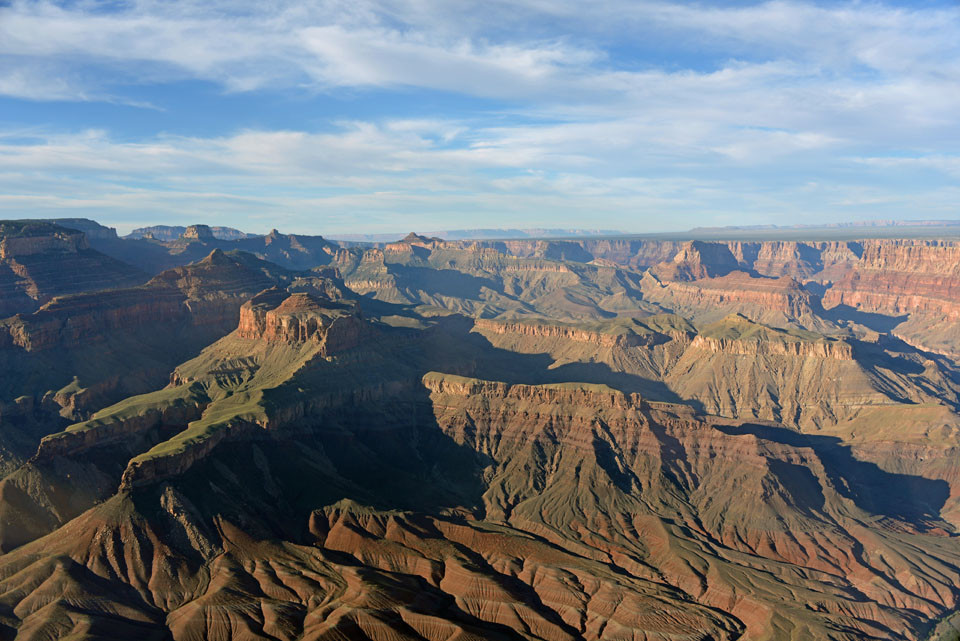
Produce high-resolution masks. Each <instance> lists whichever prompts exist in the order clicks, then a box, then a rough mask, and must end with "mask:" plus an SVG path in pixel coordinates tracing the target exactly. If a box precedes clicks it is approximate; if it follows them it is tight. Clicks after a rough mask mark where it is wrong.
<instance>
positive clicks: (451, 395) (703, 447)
mask: <svg viewBox="0 0 960 641" xmlns="http://www.w3.org/2000/svg"><path fill="white" fill-rule="evenodd" d="M424 383H425V385H426V386H427V387H428V388H429V389H430V390H431V398H432V399H433V403H434V408H435V413H436V416H437V422H438V424H439V425H440V426H441V429H443V430H444V431H445V433H448V434H450V435H451V437H452V438H453V439H454V440H455V441H456V442H458V443H462V444H464V445H465V446H467V447H469V448H471V449H476V450H477V451H478V452H481V453H483V455H484V456H486V457H489V458H490V459H491V463H490V466H489V468H487V469H486V470H485V478H488V479H490V480H489V482H488V483H489V485H488V487H487V490H486V492H485V493H484V495H483V498H484V506H485V514H486V518H488V519H491V520H494V521H500V522H504V523H506V524H509V525H511V526H514V527H518V528H521V529H525V530H527V531H532V532H536V533H537V534H538V535H540V536H544V537H547V538H548V540H557V541H559V540H571V539H575V540H577V541H579V542H580V544H581V545H583V546H584V547H586V548H589V549H593V550H602V551H603V552H605V553H606V554H609V555H610V556H611V557H612V558H615V559H619V558H624V557H625V556H628V555H629V554H630V553H629V552H628V550H629V549H630V548H631V547H632V546H638V552H637V555H638V556H642V558H644V559H645V562H646V563H648V564H652V565H653V566H654V567H659V568H661V569H664V568H666V567H669V568H670V570H669V572H668V573H669V575H670V576H671V577H673V579H672V580H673V581H676V582H675V583H674V585H677V587H680V588H681V589H684V590H687V591H690V592H691V593H696V594H698V595H700V597H699V598H700V600H701V602H704V603H707V604H711V605H715V606H717V607H722V608H723V609H724V610H726V611H728V612H731V613H733V614H734V615H735V616H737V617H738V618H739V620H740V621H743V622H744V623H745V625H746V631H745V638H763V637H764V636H768V637H771V638H784V639H787V638H794V637H793V636H791V633H790V632H789V631H787V630H783V629H780V630H778V629H777V625H778V624H777V623H775V622H774V621H775V619H773V618H771V617H769V616H767V615H763V614H761V613H763V612H764V611H765V609H766V608H767V607H769V606H768V605H765V603H767V602H766V599H767V598H769V595H765V594H764V590H763V589H762V588H757V587H754V588H751V589H750V590H749V592H750V596H749V597H747V594H746V593H741V597H743V600H742V601H741V600H736V599H735V600H732V601H731V600H728V599H729V592H728V590H729V587H724V586H723V583H724V580H725V579H721V578H720V577H728V578H729V579H730V580H732V581H734V582H736V581H737V580H736V579H734V578H733V577H734V576H736V575H737V574H739V572H741V571H742V570H739V569H736V566H737V565H738V563H739V561H742V560H743V559H744V558H747V557H749V558H751V561H750V563H754V562H759V563H763V561H759V557H761V556H764V557H767V558H775V559H777V560H778V562H782V563H784V564H785V565H783V566H779V568H778V569H774V567H773V566H765V567H767V568H769V571H771V572H772V573H773V574H774V576H775V575H777V574H778V573H779V572H781V571H783V570H784V569H785V568H787V567H792V568H800V567H803V568H806V569H808V570H810V571H811V573H810V574H806V573H804V574H803V576H805V577H806V578H805V579H797V578H796V577H797V576H798V575H793V576H794V578H793V579H792V580H791V582H790V585H791V586H793V587H798V584H797V581H801V582H804V583H805V582H806V581H808V580H812V581H814V582H815V581H817V579H815V578H814V577H815V576H816V573H817V572H819V571H823V572H827V573H829V574H830V575H831V576H832V577H835V576H837V575H836V574H834V572H835V571H836V569H837V568H838V567H842V568H843V570H842V571H841V572H840V574H839V575H840V576H843V577H844V579H843V581H844V582H845V583H846V584H847V586H849V587H853V588H855V589H856V590H858V591H859V590H863V591H864V593H866V594H870V595H874V596H873V597H871V598H877V597H880V594H881V593H883V594H885V595H888V594H889V593H888V592H886V591H885V590H878V589H877V587H876V585H875V584H873V583H872V582H873V581H874V579H875V578H876V575H875V574H873V573H872V572H869V571H868V572H866V573H865V574H861V572H863V571H864V570H866V569H867V568H868V567H870V566H871V564H869V563H863V562H862V561H861V560H856V559H854V558H853V557H850V556H849V555H846V554H845V553H843V552H840V550H842V549H844V543H842V541H844V540H855V539H856V538H857V537H859V536H860V526H859V525H858V524H857V521H856V519H851V518H848V517H844V516H840V513H841V512H842V511H843V509H844V508H842V507H841V506H842V505H843V503H844V501H845V500H846V499H844V498H842V497H843V496H844V495H846V496H850V495H849V493H848V490H847V489H846V486H845V485H844V483H845V481H844V480H843V478H844V477H852V475H856V474H858V473H859V472H858V471H857V466H856V465H855V464H854V465H853V466H852V467H845V466H847V464H845V463H843V461H841V460H840V459H839V458H837V456H838V454H839V452H840V451H839V450H837V451H834V450H831V449H830V448H828V447H826V446H825V445H824V446H823V447H821V446H820V445H817V444H816V440H811V441H809V442H807V441H806V440H805V439H804V438H803V437H799V438H795V439H790V438H782V439H781V438H779V437H777V430H776V429H771V430H769V432H764V431H763V430H756V431H751V430H744V429H742V428H739V427H736V426H725V425H713V424H710V423H704V422H702V421H699V420H698V419H697V418H696V417H695V416H694V415H692V414H687V413H684V412H683V411H678V409H677V408H676V407H675V406H669V405H660V406H651V405H646V404H645V403H644V402H643V401H642V399H639V398H637V397H632V396H624V395H619V394H617V393H615V392H612V391H609V390H601V389H575V388H574V389H551V388H546V389H544V388H541V389H532V388H530V386H522V385H514V386H504V385H501V384H490V383H485V382H480V381H472V380H464V379H459V378H452V379H451V378H450V377H438V376H434V375H430V376H428V377H426V378H425V379H424ZM586 408H591V410H592V411H591V410H587V409H586ZM788 443H790V444H788ZM811 446H812V447H811ZM532 461H539V462H538V463H531V462H532ZM529 465H533V466H534V467H536V468H537V469H539V470H542V472H541V473H540V474H535V475H532V476H530V475H527V474H525V473H524V472H523V470H525V469H527V466H529ZM794 466H802V467H803V468H804V469H806V470H810V471H811V474H812V476H810V477H806V480H804V481H801V480H800V478H798V477H795V476H793V475H792V474H791V472H790V470H791V469H795V468H794ZM838 475H839V476H838ZM600 478H603V479H605V480H604V481H602V482H601V481H599V479H600ZM875 481H876V483H877V484H876V485H874V486H873V489H872V490H870V491H871V492H879V493H882V492H884V489H883V484H882V481H881V479H876V480H875ZM808 483H809V484H808ZM597 485H604V486H606V487H608V488H610V493H609V494H603V495H597V494H590V493H589V492H587V491H586V489H585V488H586V487H591V486H597ZM731 487H736V488H737V489H736V490H735V491H733V492H731V491H730V488H731ZM814 487H815V488H817V490H814V491H811V490H813V488H814ZM677 488H682V489H677ZM674 491H679V492H681V493H683V494H684V495H685V496H687V497H688V499H687V500H688V501H689V503H688V504H687V505H688V506H689V509H690V510H691V511H692V512H691V513H686V514H685V515H684V517H683V520H684V522H686V523H690V522H695V523H697V526H696V529H695V531H696V532H697V534H694V535H693V536H692V538H693V539H694V540H702V541H704V542H705V541H706V540H709V541H714V542H717V543H719V544H720V546H721V547H720V548H714V550H713V551H712V552H710V553H708V556H709V557H710V560H709V561H706V563H707V564H708V565H709V566H710V567H711V568H712V569H711V570H710V571H709V572H695V573H689V574H688V573H687V572H682V571H678V567H679V564H682V561H681V558H682V557H683V553H679V557H681V558H678V557H677V556H675V555H677V554H678V552H676V551H672V550H676V548H674V547H673V545H672V544H671V542H673V541H676V539H675V538H674V537H682V536H683V535H680V533H679V532H677V531H676V530H673V529H671V528H667V530H666V531H662V530H659V527H658V526H655V525H654V523H655V522H658V520H659V518H661V517H660V516H653V515H652V514H651V515H650V516H649V517H648V516H646V515H647V514H649V512H648V510H652V511H654V512H658V514H659V515H663V514H667V513H672V510H673V509H676V508H675V507H667V506H671V505H673V500H672V499H671V498H670V496H671V493H672V492H674ZM641 495H642V496H643V497H644V500H643V502H642V503H640V502H634V500H633V499H632V498H630V497H634V496H641ZM877 496H879V494H878V495H877ZM761 497H763V498H761ZM904 498H906V497H904ZM855 500H856V501H861V502H864V501H869V500H870V499H867V498H866V495H865V494H860V495H858V498H856V499H855ZM808 501H809V502H808ZM818 513H819V514H827V513H829V514H830V515H831V516H830V517H828V520H829V522H830V524H831V525H830V526H829V527H823V526H821V525H817V520H818V518H819V517H818V516H816V515H817V514H818ZM627 514H630V515H631V516H630V517H627V516H626V515H627ZM648 518H649V520H648ZM627 523H629V524H630V525H629V526H628V525H626V524H627ZM655 532H656V534H655ZM638 534H640V536H638ZM875 534H876V538H872V539H871V540H872V541H874V542H875V543H876V544H877V545H878V546H879V548H878V549H877V551H876V553H877V554H880V552H879V549H888V550H889V549H891V548H890V547H888V546H893V547H896V546H898V545H899V544H898V543H897V542H896V541H897V536H898V535H896V534H894V531H893V530H890V531H889V532H887V533H875ZM700 536H702V537H704V538H703V539H700V538H699V537H700ZM935 539H936V537H935V536H934V539H933V540H935ZM641 542H642V543H641ZM693 545H694V546H697V545H699V544H698V543H694V544H693ZM641 547H642V549H643V551H642V552H640V551H639V548H641ZM728 550H729V551H730V552H733V551H734V550H736V552H733V554H731V555H729V556H728V552H727V551H728ZM739 554H744V555H747V556H746V557H740V556H738V555H739ZM737 559H739V561H738V560H737ZM661 564H662V565H661ZM741 567H742V566H741ZM874 567H875V566H874ZM634 571H636V570H634ZM728 571H730V572H732V573H733V574H732V575H731V574H728V573H727V572H728ZM703 582H706V584H704V583H703ZM807 585H808V587H811V588H812V587H813V586H812V584H807ZM838 587H839V586H837V585H833V586H831V587H830V588H827V589H825V590H820V589H818V590H817V592H818V594H819V595H820V596H821V598H822V600H821V601H819V609H818V614H817V615H816V617H812V618H810V619H807V621H808V624H809V627H807V628H806V629H805V632H804V634H805V635H807V636H809V637H810V638H817V637H819V636H821V635H828V636H829V635H830V634H836V629H834V632H830V633H828V632H826V629H828V628H829V627H830V624H826V622H827V621H839V620H840V619H845V617H846V616H847V615H848V614H849V612H850V610H849V609H848V608H847V606H846V605H844V604H842V602H843V601H844V600H845V598H846V597H844V596H841V595H842V594H843V591H842V590H841V591H839V592H835V591H834V590H836V589H837V588H838ZM901 594H902V595H903V596H906V594H907V591H904V592H902V593H901ZM927 594H928V596H931V597H933V595H934V594H942V592H941V591H939V589H935V590H933V591H930V592H927ZM882 598H885V597H882ZM907 598H911V599H912V598H913V597H907ZM936 598H939V597H935V599H936ZM924 600H925V599H924V598H921V599H918V600H914V601H913V603H915V604H916V605H918V606H920V604H921V603H923V602H924ZM721 604H722V605H721ZM861 605H865V604H863V603H861ZM775 607H776V609H777V612H778V616H785V617H788V618H793V617H794V616H798V614H793V613H791V612H790V611H791V609H792V607H794V606H793V605H792V604H790V605H787V604H786V603H785V602H782V601H781V602H779V603H778V605H777V606H775ZM865 607H866V608H867V610H870V612H871V614H870V615H866V610H861V611H860V614H859V615H857V616H855V617H853V619H859V617H860V616H864V618H863V619H859V620H858V622H856V623H855V622H854V621H853V620H852V619H845V625H849V626H852V628H848V630H849V632H847V633H845V635H848V636H849V638H851V639H852V638H855V637H856V636H857V635H868V634H874V632H871V631H870V628H871V626H872V625H873V623H871V621H873V622H875V621H879V620H886V621H888V622H889V623H890V624H892V625H894V626H898V625H902V624H900V623H894V622H893V620H892V619H888V618H887V617H888V616H889V612H890V611H889V610H885V609H884V608H882V607H877V606H874V605H865ZM921 607H922V606H921ZM874 617H879V618H874ZM814 618H816V619H818V622H814V621H813V619H814ZM822 625H825V628H820V626H822ZM821 630H822V631H821ZM842 636H843V635H842Z"/></svg>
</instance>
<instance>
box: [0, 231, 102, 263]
mask: <svg viewBox="0 0 960 641" xmlns="http://www.w3.org/2000/svg"><path fill="white" fill-rule="evenodd" d="M89 248H90V245H89V244H88V243H87V237H86V236H84V234H83V232H81V231H77V230H75V229H65V228H63V227H58V226H55V225H50V224H46V225H36V226H28V225H22V226H18V229H16V230H14V229H12V227H11V225H9V224H4V225H2V226H0V260H10V259H15V258H18V257H21V256H34V255H36V254H76V253H77V252H80V251H82V250H84V249H89Z"/></svg>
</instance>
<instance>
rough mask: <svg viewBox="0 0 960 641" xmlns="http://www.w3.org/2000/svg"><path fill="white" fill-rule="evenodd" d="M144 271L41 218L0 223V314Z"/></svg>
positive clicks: (137, 278) (123, 281) (132, 278)
mask: <svg viewBox="0 0 960 641" xmlns="http://www.w3.org/2000/svg"><path fill="white" fill-rule="evenodd" d="M145 280H147V275H146V274H145V273H143V272H141V271H140V270H138V269H136V268H134V267H132V266H130V265H127V264H125V263H121V262H120V261H118V260H115V259H113V258H110V257H108V256H105V255H104V254H101V253H100V252H98V251H96V250H93V249H90V245H89V243H88V242H87V239H86V237H85V236H84V234H83V233H82V232H79V231H77V230H74V229H67V228H64V227H60V226H57V225H53V224H51V223H46V222H40V221H22V222H17V221H6V222H2V223H0V318H3V317H6V316H10V315H13V314H16V313H29V312H32V311H34V310H35V309H37V308H38V307H40V306H41V305H43V304H44V303H46V302H47V301H49V300H50V299H51V298H53V297H55V296H59V295H63V294H70V293H74V292H83V291H92V290H103V289H112V288H116V287H127V286H130V285H134V284H138V283H142V282H144V281H145Z"/></svg>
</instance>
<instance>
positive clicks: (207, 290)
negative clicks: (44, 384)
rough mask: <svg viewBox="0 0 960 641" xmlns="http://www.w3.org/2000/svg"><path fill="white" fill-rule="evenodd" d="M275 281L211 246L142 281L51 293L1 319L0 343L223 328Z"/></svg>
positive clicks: (39, 346) (42, 343)
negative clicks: (203, 254) (199, 257)
mask: <svg viewBox="0 0 960 641" xmlns="http://www.w3.org/2000/svg"><path fill="white" fill-rule="evenodd" d="M275 282H276V281H274V280H272V279H271V278H269V277H268V276H267V275H265V274H264V273H262V272H259V271H257V270H254V269H249V268H248V267H246V266H245V265H243V264H242V263H241V262H238V261H236V260H234V259H231V258H229V257H227V256H226V255H225V254H222V253H219V252H215V253H213V254H211V255H210V256H209V257H208V258H207V259H206V260H204V261H201V262H200V263H197V264H196V265H191V266H188V267H179V268H177V269H174V270H170V271H168V272H164V273H163V274H161V275H159V276H157V277H155V278H154V279H152V280H151V281H150V282H148V283H146V284H145V285H142V286H140V287H134V288H128V289H114V290H110V291H103V292H96V293H89V294H76V295H72V296H63V297H59V298H55V299H54V300H52V301H50V302H49V303H47V304H46V305H44V306H43V307H42V308H41V309H39V310H38V311H36V312H35V313H33V314H30V315H21V316H17V317H15V318H12V319H9V320H7V321H6V322H5V324H3V325H0V347H2V346H3V345H7V346H16V347H20V348H23V349H26V350H29V351H36V350H46V349H52V348H54V347H66V348H70V347H76V346H78V345H80V344H83V343H97V342H103V341H107V340H109V339H110V338H111V337H112V336H114V335H116V334H117V333H135V332H139V331H143V330H145V329H146V328H148V327H155V328H157V329H158V331H164V328H170V327H171V325H173V324H175V323H179V322H187V323H190V324H193V325H198V326H207V327H222V328H223V332H224V333H226V332H227V331H229V330H230V329H231V328H232V327H233V326H234V325H235V324H236V318H237V315H238V312H239V308H240V305H241V304H242V303H243V301H245V300H247V299H248V298H249V297H251V296H253V295H254V294H255V293H256V292H258V291H260V290H262V289H264V288H266V287H269V286H271V285H273V284H274V283H275Z"/></svg>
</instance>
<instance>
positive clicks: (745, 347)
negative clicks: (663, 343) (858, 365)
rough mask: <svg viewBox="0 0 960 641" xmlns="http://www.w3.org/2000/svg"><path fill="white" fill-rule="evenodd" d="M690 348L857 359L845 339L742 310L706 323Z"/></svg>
mask: <svg viewBox="0 0 960 641" xmlns="http://www.w3.org/2000/svg"><path fill="white" fill-rule="evenodd" d="M690 348H691V349H702V350H706V351H708V352H713V353H719V354H734V355H748V356H757V355H766V356H796V357H800V358H830V359H835V360H841V361H852V360H854V359H853V347H852V346H851V345H850V343H847V342H846V341H843V340H840V339H835V338H830V337H826V336H821V335H819V334H816V333H814V332H807V331H803V330H783V329H777V328H774V327H768V326H766V325H763V324H761V323H755V322H753V321H751V320H750V319H748V318H747V317H745V316H743V315H742V314H732V315H730V316H728V317H726V318H724V319H723V320H721V321H719V322H717V323H713V324H712V325H708V326H707V327H704V328H703V330H702V331H701V332H700V333H699V334H698V335H697V336H696V338H694V339H693V342H692V343H691V344H690Z"/></svg>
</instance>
